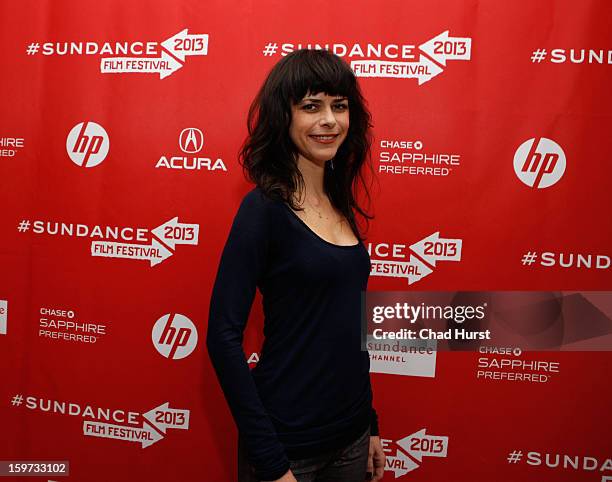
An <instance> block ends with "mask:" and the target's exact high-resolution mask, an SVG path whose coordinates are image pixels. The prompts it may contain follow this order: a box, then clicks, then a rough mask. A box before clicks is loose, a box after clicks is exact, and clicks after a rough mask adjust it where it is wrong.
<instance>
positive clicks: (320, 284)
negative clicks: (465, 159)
mask: <svg viewBox="0 0 612 482" xmlns="http://www.w3.org/2000/svg"><path fill="white" fill-rule="evenodd" d="M248 127H249V137H248V138H247V140H246V142H245V144H244V145H243V148H242V150H241V153H240V160H241V163H242V166H243V168H244V170H245V173H246V175H247V177H248V178H249V179H250V180H251V181H252V182H254V183H255V184H256V187H255V188H254V189H252V190H251V191H250V192H249V193H248V194H246V196H245V197H244V198H243V200H242V202H241V204H240V208H239V209H238V212H237V214H236V217H235V218H234V222H233V224H232V227H231V230H230V234H229V237H228V239H227V242H226V245H225V248H224V250H223V253H222V256H221V261H220V264H219V270H218V272H217V277H216V280H215V285H214V288H213V292H212V297H211V304H210V316H209V323H208V333H207V346H208V351H209V354H210V358H211V361H212V363H213V366H214V368H215V371H216V373H217V376H218V378H219V381H220V384H221V387H222V389H223V392H224V394H225V398H226V400H227V402H228V404H229V407H230V410H231V412H232V415H233V417H234V420H235V421H236V425H237V426H238V432H239V447H238V465H239V467H238V472H239V474H238V477H239V480H240V481H241V482H246V481H282V482H295V481H299V482H303V481H314V480H317V481H323V482H324V481H332V480H334V481H342V482H361V481H363V480H366V479H367V478H368V476H367V475H366V472H369V473H370V474H372V475H371V476H372V477H373V478H372V480H379V479H380V478H382V474H383V469H384V461H385V456H384V453H383V451H382V447H381V443H380V438H379V433H378V421H377V416H376V412H375V410H374V409H373V408H372V390H371V386H370V377H369V368H370V361H369V355H368V352H367V351H362V350H361V343H360V340H361V338H360V326H361V313H360V309H361V293H362V292H363V291H365V290H366V288H367V281H368V276H369V272H370V259H369V256H368V253H367V251H366V249H365V247H364V245H363V238H362V237H361V236H360V234H359V230H358V228H357V222H356V219H355V214H354V212H353V209H354V210H355V211H357V213H359V214H360V215H361V216H362V217H363V218H364V219H365V220H366V222H367V220H368V218H370V219H371V216H369V215H368V214H366V213H365V212H364V211H363V210H362V209H361V207H360V206H359V205H358V204H357V202H356V201H355V198H354V188H355V187H356V186H357V183H358V181H361V183H362V185H363V186H364V188H365V182H364V177H363V175H362V168H363V166H364V165H365V162H366V159H368V156H369V149H370V131H369V128H370V114H369V112H368V111H367V109H366V107H365V105H364V100H363V98H362V96H361V93H360V91H359V87H358V85H357V81H356V78H355V76H354V74H353V72H352V71H351V69H350V67H349V66H348V65H347V64H346V63H345V62H343V61H342V60H341V59H340V58H339V57H337V56H336V55H334V54H332V53H330V52H328V51H325V50H298V51H295V52H293V53H291V54H289V55H287V56H286V57H285V58H283V59H282V60H281V61H280V62H278V64H277V65H276V66H275V67H274V68H273V69H272V71H271V72H270V73H269V75H268V77H267V79H266V81H265V82H264V85H263V86H262V88H261V90H260V91H259V93H258V95H257V97H256V98H255V100H254V102H253V104H252V106H251V108H250V110H249V118H248ZM365 192H366V194H367V189H366V190H365ZM256 287H258V288H259V290H260V292H261V294H262V302H263V309H264V314H265V321H264V334H265V340H264V343H263V346H262V350H261V356H260V360H259V362H258V364H257V366H256V367H255V368H254V369H253V370H252V372H250V371H249V368H248V365H247V362H246V360H245V356H244V352H243V350H242V334H243V331H244V328H245V325H246V322H247V318H248V315H249V311H250V309H251V304H252V301H253V297H254V294H255V288H256Z"/></svg>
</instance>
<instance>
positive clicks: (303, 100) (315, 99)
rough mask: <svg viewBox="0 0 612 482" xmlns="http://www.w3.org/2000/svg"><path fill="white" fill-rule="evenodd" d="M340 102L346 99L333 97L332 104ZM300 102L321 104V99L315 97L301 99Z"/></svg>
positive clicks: (346, 98)
mask: <svg viewBox="0 0 612 482" xmlns="http://www.w3.org/2000/svg"><path fill="white" fill-rule="evenodd" d="M340 100H348V97H335V98H334V102H338V101H340ZM302 102H319V103H320V102H322V101H321V99H317V98H315V97H305V98H304V99H302Z"/></svg>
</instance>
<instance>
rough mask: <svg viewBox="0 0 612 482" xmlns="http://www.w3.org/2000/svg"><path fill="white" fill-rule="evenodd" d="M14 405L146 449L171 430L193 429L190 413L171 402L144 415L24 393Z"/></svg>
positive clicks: (13, 399) (15, 397)
mask: <svg viewBox="0 0 612 482" xmlns="http://www.w3.org/2000/svg"><path fill="white" fill-rule="evenodd" d="M10 403H11V405H12V406H13V407H14V408H16V409H23V408H25V409H27V410H32V411H36V412H43V413H46V414H50V413H53V414H56V415H62V416H68V417H78V418H82V419H83V435H86V436H90V437H101V438H107V439H115V440H123V441H126V442H133V443H135V444H138V445H140V446H141V447H142V448H143V449H144V448H147V447H150V446H151V445H153V444H154V443H156V442H159V441H160V440H162V439H163V438H164V437H165V436H166V432H167V431H168V429H173V430H188V429H189V415H190V411H189V410H184V409H177V408H171V407H170V403H169V402H165V403H163V404H161V405H159V406H157V407H155V408H153V409H151V410H149V411H148V412H145V413H142V414H141V413H139V412H133V411H128V410H125V409H124V408H121V407H113V408H108V407H100V406H96V405H89V404H83V403H82V402H77V401H67V400H65V399H64V400H52V399H49V398H42V397H37V396H32V395H28V394H23V393H17V394H15V395H12V396H11V398H10Z"/></svg>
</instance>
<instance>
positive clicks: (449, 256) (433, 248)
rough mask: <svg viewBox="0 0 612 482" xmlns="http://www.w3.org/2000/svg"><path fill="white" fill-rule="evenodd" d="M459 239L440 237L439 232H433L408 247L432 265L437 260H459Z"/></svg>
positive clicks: (460, 242) (460, 243)
mask: <svg viewBox="0 0 612 482" xmlns="http://www.w3.org/2000/svg"><path fill="white" fill-rule="evenodd" d="M461 245H462V241H461V240H460V239H446V238H440V232H439V231H438V232H436V233H433V234H431V235H429V236H427V237H426V238H424V239H422V240H421V241H419V242H417V243H414V244H413V245H411V246H410V249H411V250H413V251H414V252H415V253H416V254H418V255H419V256H420V257H421V258H423V259H424V260H425V261H427V262H428V263H429V264H431V265H432V266H435V265H436V262H437V261H461Z"/></svg>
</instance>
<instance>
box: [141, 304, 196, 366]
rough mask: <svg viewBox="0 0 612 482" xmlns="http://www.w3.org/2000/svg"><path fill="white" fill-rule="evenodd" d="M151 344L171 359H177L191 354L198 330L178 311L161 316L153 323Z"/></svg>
mask: <svg viewBox="0 0 612 482" xmlns="http://www.w3.org/2000/svg"><path fill="white" fill-rule="evenodd" d="M151 339H152V341H153V346H155V348H156V349H157V351H158V352H159V353H160V354H161V355H163V356H165V357H166V358H170V359H171V360H179V359H181V358H185V357H187V356H189V355H190V354H191V352H192V351H193V350H194V349H195V347H196V345H197V343H198V330H197V329H196V327H195V325H194V324H193V322H192V321H191V320H190V319H189V318H187V317H186V316H185V315H180V314H178V313H176V314H174V313H171V314H168V315H164V316H162V317H161V318H160V319H159V320H157V321H156V322H155V325H153V332H152V333H151Z"/></svg>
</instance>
